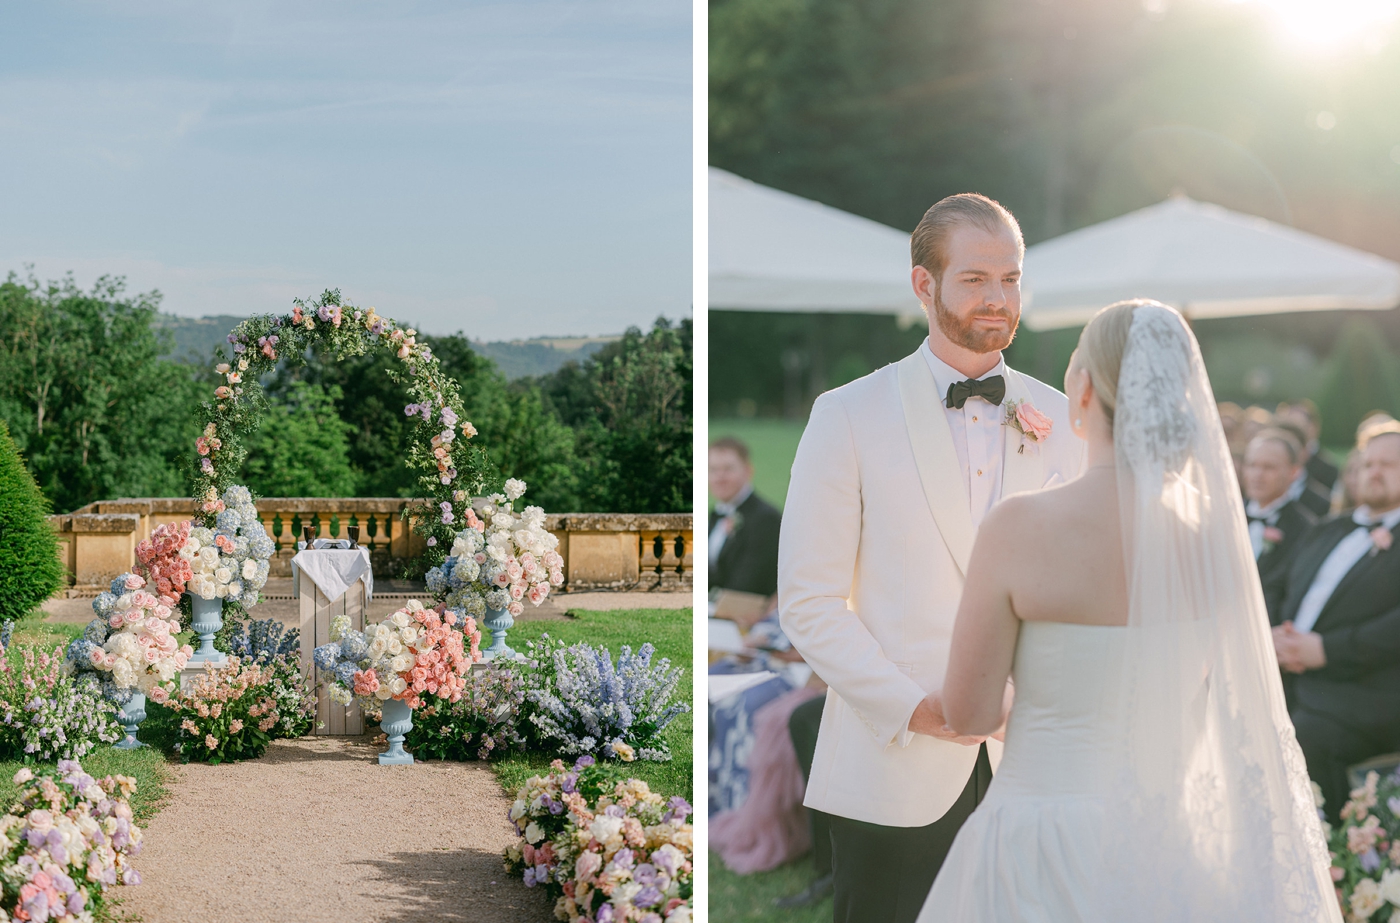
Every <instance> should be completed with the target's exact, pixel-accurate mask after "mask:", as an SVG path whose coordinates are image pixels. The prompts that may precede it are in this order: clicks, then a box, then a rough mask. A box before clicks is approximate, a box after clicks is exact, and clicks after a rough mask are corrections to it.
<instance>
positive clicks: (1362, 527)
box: [1293, 506, 1400, 631]
mask: <svg viewBox="0 0 1400 923" xmlns="http://www.w3.org/2000/svg"><path fill="white" fill-rule="evenodd" d="M1374 518H1375V517H1374V516H1373V515H1372V513H1371V511H1370V510H1369V509H1367V508H1366V507H1364V506H1362V507H1358V508H1357V510H1356V513H1355V514H1353V516H1352V520H1353V521H1354V522H1355V523H1356V529H1355V530H1354V531H1353V532H1352V533H1351V534H1350V535H1348V536H1347V537H1346V538H1344V539H1342V540H1341V541H1340V542H1338V543H1337V547H1336V548H1333V549H1332V553H1331V554H1329V555H1328V556H1327V560H1325V561H1323V562H1322V567H1320V568H1319V569H1318V571H1317V576H1316V577H1314V578H1313V582H1312V586H1310V587H1308V592H1307V594H1306V595H1304V596H1303V601H1302V602H1301V603H1299V604H1298V614H1297V616H1296V617H1295V618H1294V619H1293V627H1294V628H1295V629H1297V630H1298V631H1312V627H1313V626H1314V625H1316V624H1317V617H1318V616H1319V615H1321V614H1322V610H1323V608H1324V607H1325V606H1326V605H1327V601H1328V600H1329V599H1331V598H1332V594H1333V593H1335V592H1336V591H1337V587H1338V586H1339V585H1340V584H1341V582H1342V578H1343V577H1345V576H1346V575H1347V574H1348V573H1349V572H1350V571H1351V569H1352V568H1353V567H1355V566H1356V564H1357V562H1358V561H1360V560H1361V559H1362V558H1364V557H1366V555H1368V554H1370V553H1371V549H1372V548H1373V547H1374V544H1373V543H1372V541H1371V522H1372V521H1373V520H1374ZM1381 523H1382V525H1384V526H1385V528H1387V529H1394V528H1395V527H1396V525H1400V508H1397V509H1393V510H1391V511H1390V512H1389V513H1386V514H1385V515H1384V516H1382V517H1381Z"/></svg>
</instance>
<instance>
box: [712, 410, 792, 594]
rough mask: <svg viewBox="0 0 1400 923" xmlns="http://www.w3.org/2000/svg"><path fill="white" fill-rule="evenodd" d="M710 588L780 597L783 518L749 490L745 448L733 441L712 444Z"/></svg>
mask: <svg viewBox="0 0 1400 923" xmlns="http://www.w3.org/2000/svg"><path fill="white" fill-rule="evenodd" d="M710 493H711V494H712V495H713V496H714V498H715V506H714V509H713V510H711V511H710V549H709V551H710V587H711V589H716V588H718V589H725V590H738V591H740V592H743V593H754V594H757V595H759V596H772V595H773V594H775V593H777V592H778V529H779V526H780V525H781V523H782V513H780V512H779V511H778V509H777V508H776V507H774V506H773V505H772V504H770V503H768V502H767V501H765V500H764V499H763V498H761V497H759V496H758V495H757V494H756V493H754V490H753V464H752V463H751V462H750V461H749V447H748V446H747V445H745V444H744V443H743V442H742V441H741V440H739V439H735V438H734V437H732V436H724V437H722V438H720V439H716V440H714V441H713V442H711V443H710Z"/></svg>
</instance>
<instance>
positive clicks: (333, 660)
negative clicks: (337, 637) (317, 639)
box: [311, 641, 340, 670]
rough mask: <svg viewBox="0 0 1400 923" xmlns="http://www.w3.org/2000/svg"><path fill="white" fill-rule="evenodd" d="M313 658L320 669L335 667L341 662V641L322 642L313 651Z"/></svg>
mask: <svg viewBox="0 0 1400 923" xmlns="http://www.w3.org/2000/svg"><path fill="white" fill-rule="evenodd" d="M311 660H312V661H313V662H314V663H315V664H316V666H317V667H318V668H319V669H322V670H333V669H335V665H336V664H337V663H339V662H340V642H338V641H336V642H332V643H330V644H322V645H321V646H320V647H318V648H316V649H315V650H313V651H312V652H311Z"/></svg>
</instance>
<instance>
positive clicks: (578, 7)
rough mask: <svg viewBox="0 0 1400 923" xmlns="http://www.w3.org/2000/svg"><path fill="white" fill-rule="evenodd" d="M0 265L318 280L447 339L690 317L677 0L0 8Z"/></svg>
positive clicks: (233, 301) (254, 307)
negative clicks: (1, 39) (0, 47)
mask: <svg viewBox="0 0 1400 923" xmlns="http://www.w3.org/2000/svg"><path fill="white" fill-rule="evenodd" d="M0 35H4V36H5V37H6V41H5V43H4V44H5V53H4V55H3V56H0V275H3V274H4V273H5V272H7V271H9V270H15V271H17V272H21V273H23V271H24V265H25V264H29V263H32V264H34V272H35V274H37V275H38V276H39V277H40V278H41V279H48V278H57V277H59V276H61V275H62V274H64V273H65V272H68V271H70V270H71V271H72V272H73V273H74V274H75V276H76V278H77V281H78V282H79V284H81V285H83V286H84V287H87V286H88V285H90V284H91V282H92V281H93V280H94V279H95V278H96V277H97V276H99V275H100V274H102V273H111V274H117V275H125V276H126V277H127V279H128V286H129V288H130V289H132V290H136V291H147V290H150V289H152V288H156V289H159V290H160V291H161V292H163V293H164V294H165V302H164V305H163V309H164V310H166V311H168V312H170V313H174V314H183V315H190V316H199V315H205V314H225V313H227V314H257V313H268V312H281V311H284V310H287V309H288V308H289V307H290V303H291V299H292V298H293V297H295V296H298V295H302V296H313V295H316V294H318V293H319V292H320V291H321V289H323V288H325V287H327V286H338V287H340V288H341V289H342V290H343V291H344V294H345V296H346V297H347V298H348V299H350V300H351V301H353V302H354V303H356V304H360V305H374V306H375V307H376V308H378V309H379V312H380V313H381V314H387V315H389V316H391V317H395V318H398V319H400V320H404V321H410V322H413V323H416V324H417V325H419V326H420V327H421V328H422V329H424V330H427V331H429V332H435V333H446V332H452V331H455V330H458V329H460V330H462V331H464V332H465V333H467V335H468V336H470V337H472V338H473V339H485V340H496V339H510V338H517V337H530V336H541V335H571V334H590V335H591V334H604V333H618V332H621V331H622V330H623V329H624V328H626V327H627V326H629V325H637V326H642V327H646V326H648V325H649V324H650V323H651V321H652V320H653V319H654V318H655V317H656V316H657V315H658V314H664V315H666V316H668V317H672V318H677V317H682V316H689V315H690V313H691V310H690V302H691V255H690V253H691V166H690V164H691V151H692V146H691V88H690V75H691V4H690V2H689V0H576V2H563V0H508V2H494V0H490V2H477V0H473V2H457V3H407V2H394V3H378V4H368V3H334V4H332V3H315V2H311V3H278V4H274V3H269V2H250V0H241V2H225V3H217V4H210V3H204V4H195V3H180V2H170V3H165V2H142V0H134V2H133V0H127V2H123V3H121V4H115V3H100V4H99V3H74V2H45V3H25V4H20V3H8V4H4V5H3V6H0Z"/></svg>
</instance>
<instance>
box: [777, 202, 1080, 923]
mask: <svg viewBox="0 0 1400 923" xmlns="http://www.w3.org/2000/svg"><path fill="white" fill-rule="evenodd" d="M910 250H911V255H912V263H913V267H912V269H911V273H910V278H911V282H912V284H913V287H914V293H915V295H917V296H918V298H919V300H920V302H921V303H922V304H923V305H924V309H925V310H926V311H927V312H928V316H929V336H928V339H927V340H926V341H925V342H924V343H923V344H922V345H921V346H920V347H919V349H918V350H917V351H915V352H914V353H913V354H911V355H909V356H906V357H905V358H904V359H902V360H900V361H899V362H897V363H895V364H894V365H890V366H886V367H885V368H883V369H880V370H879V371H876V372H873V373H872V374H870V375H867V376H865V377H864V378H860V379H857V380H856V381H853V382H851V383H850V384H848V385H845V386H843V387H841V388H838V389H836V390H834V391H828V392H827V393H825V394H823V395H822V396H821V397H819V398H817V401H816V403H815V404H814V405H813V407H812V413H811V417H810V418H809V420H808V422H807V428H806V430H805V431H804V432H803V434H802V442H801V444H800V445H799V446H798V450H797V457H796V459H795V460H794V462H793V466H792V480H791V482H790V485H789V487H788V498H787V504H786V507H785V508H784V510H783V528H782V541H781V544H780V547H779V552H778V572H779V578H778V604H779V612H780V618H781V621H782V626H783V630H784V631H785V632H786V634H787V636H788V638H789V640H791V641H792V644H793V646H794V647H795V648H796V649H797V651H798V652H800V653H801V654H802V656H803V658H804V659H805V660H806V661H807V663H808V665H809V666H811V667H812V669H813V670H815V671H816V673H817V675H818V676H820V677H821V678H822V679H823V680H824V681H826V683H827V686H828V691H827V695H826V701H825V703H824V705H823V710H822V716H821V724H820V730H819V731H818V734H817V740H816V748H815V752H814V753H813V756H812V769H811V776H810V778H809V780H808V784H807V794H806V799H805V801H804V803H805V804H806V805H807V807H809V808H812V809H814V810H818V811H822V812H824V813H825V814H827V815H829V816H830V825H831V847H832V850H831V851H832V869H833V875H834V878H835V893H834V899H833V903H834V918H835V923H912V921H914V920H915V918H916V917H917V916H918V914H919V911H920V909H921V908H922V907H923V903H924V900H925V898H926V897H927V896H928V892H929V889H930V887H931V886H932V884H933V880H934V878H935V877H936V876H937V874H938V869H939V867H940V865H941V864H942V862H943V859H944V857H945V856H946V855H947V852H948V849H949V847H950V846H951V845H952V842H953V838H954V836H955V835H956V834H957V832H958V828H959V827H961V826H962V823H963V821H964V820H965V819H966V818H967V816H968V815H969V814H971V813H972V811H973V809H974V808H975V807H976V806H977V804H978V802H979V801H981V799H982V796H983V794H984V793H985V792H986V789H987V785H988V783H989V782H990V781H991V773H992V770H993V768H994V767H995V765H996V763H997V762H998V761H999V760H1000V757H1001V744H1000V742H999V741H997V740H987V741H985V742H984V741H983V739H982V738H976V737H960V736H958V735H957V734H956V733H955V732H954V731H953V730H951V729H950V728H949V727H948V724H947V721H946V720H945V718H944V716H943V710H942V702H941V698H940V696H939V692H940V690H941V688H942V684H943V677H944V674H945V673H946V671H947V666H948V648H949V641H950V638H951V636H952V628H953V621H954V618H955V616H956V615H957V608H958V601H959V599H960V598H961V596H962V588H963V581H964V579H965V576H964V575H965V574H966V572H967V563H968V556H969V555H970V553H971V551H972V543H973V539H974V538H975V536H976V529H977V524H978V523H980V522H981V521H982V519H983V517H984V516H985V515H986V514H987V512H988V510H990V509H991V507H992V505H993V504H994V503H996V502H997V501H999V500H1000V499H1001V498H1002V497H1003V496H1006V495H1009V494H1012V493H1017V492H1021V491H1027V490H1039V489H1041V488H1043V487H1045V486H1047V485H1049V484H1051V483H1054V482H1055V481H1057V480H1070V479H1072V478H1074V477H1076V476H1077V475H1078V473H1079V471H1080V468H1081V467H1082V465H1083V454H1084V453H1083V445H1084V444H1083V442H1081V441H1080V440H1079V439H1077V438H1075V437H1074V435H1073V434H1072V433H1071V432H1070V419H1069V403H1068V401H1067V400H1066V398H1065V396H1064V395H1063V394H1061V393H1060V392H1058V391H1056V390H1055V389H1053V388H1051V387H1049V386H1048V385H1045V384H1042V383H1041V382H1038V381H1036V380H1034V379H1032V378H1030V377H1028V376H1026V375H1022V374H1020V373H1018V372H1015V371H1013V370H1011V369H1009V368H1008V367H1007V366H1006V363H1005V361H1004V360H1003V359H1002V355H1001V352H1002V350H1003V349H1005V348H1006V347H1007V346H1008V345H1010V343H1011V340H1012V337H1013V336H1014V335H1015V331H1016V326H1017V324H1018V322H1019V321H1020V316H1021V291H1020V278H1021V259H1022V256H1023V255H1024V253H1025V246H1024V243H1023V242H1022V238H1021V232H1020V228H1019V226H1018V225H1017V224H1016V219H1015V218H1014V217H1012V215H1011V213H1010V212H1008V211H1007V210H1006V209H1005V208H1003V207H1002V206H1001V205H999V204H997V203H996V202H993V201H992V200H991V199H988V198H986V197H984V196H979V195H956V196H950V197H948V198H947V199H944V200H942V201H940V202H938V203H937V204H936V205H934V206H933V207H932V208H930V209H929V210H928V212H927V213H926V214H925V215H924V218H923V220H922V221H920V222H919V226H918V227H917V228H916V229H915V230H914V234H913V236H912V239H911V242H910ZM1027 405H1029V407H1030V408H1033V409H1035V410H1038V411H1039V412H1040V413H1041V414H1043V415H1044V416H1045V417H1047V418H1048V419H1049V421H1050V423H1051V426H1050V428H1049V432H1048V433H1047V434H1045V436H1044V438H1043V439H1037V438H1032V437H1031V436H1030V435H1027V434H1026V433H1025V432H1023V430H1022V428H1021V426H1020V419H1021V418H1020V417H1019V416H1018V415H1017V413H1016V408H1022V410H1023V412H1025V411H1026V410H1027Z"/></svg>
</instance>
